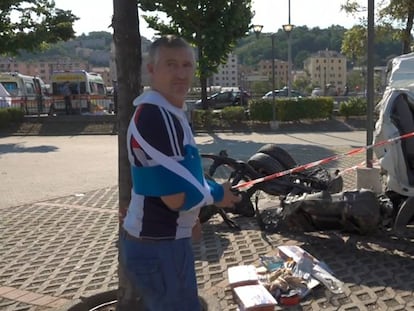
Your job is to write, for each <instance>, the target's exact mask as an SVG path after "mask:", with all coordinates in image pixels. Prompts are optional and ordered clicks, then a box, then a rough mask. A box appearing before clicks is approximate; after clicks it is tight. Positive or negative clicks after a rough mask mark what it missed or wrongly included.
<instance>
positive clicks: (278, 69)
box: [257, 59, 289, 89]
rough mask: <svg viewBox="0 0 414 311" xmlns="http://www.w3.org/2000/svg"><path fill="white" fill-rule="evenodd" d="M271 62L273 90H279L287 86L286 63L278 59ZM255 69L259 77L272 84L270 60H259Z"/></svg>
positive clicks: (287, 69)
mask: <svg viewBox="0 0 414 311" xmlns="http://www.w3.org/2000/svg"><path fill="white" fill-rule="evenodd" d="M273 62H274V66H275V88H276V89H281V88H283V87H285V86H287V85H288V71H289V68H288V62H286V61H283V60H280V59H274V60H273ZM257 69H258V73H259V75H261V76H266V77H268V79H269V82H270V83H272V73H273V67H272V60H268V59H265V60H261V61H260V62H259V64H258V68H257Z"/></svg>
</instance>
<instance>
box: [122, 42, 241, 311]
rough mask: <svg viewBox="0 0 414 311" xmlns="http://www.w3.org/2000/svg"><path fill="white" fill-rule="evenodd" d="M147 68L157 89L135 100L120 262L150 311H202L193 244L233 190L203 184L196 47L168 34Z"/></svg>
mask: <svg viewBox="0 0 414 311" xmlns="http://www.w3.org/2000/svg"><path fill="white" fill-rule="evenodd" d="M147 69H148V72H149V75H150V78H151V90H150V91H147V92H145V93H143V94H142V95H141V96H139V97H138V98H136V99H135V100H134V106H136V110H135V113H134V115H133V117H132V120H131V123H130V126H129V129H128V139H127V141H128V145H127V148H128V154H129V161H130V163H131V172H132V181H133V189H132V191H131V202H130V205H129V208H128V212H127V215H126V217H125V219H124V223H123V229H124V230H123V231H122V233H121V238H120V260H121V264H122V265H123V267H124V269H125V272H126V275H127V277H128V278H129V280H130V281H131V282H132V283H133V284H134V285H135V286H136V289H137V290H138V292H139V294H140V297H141V299H142V301H143V304H144V305H145V308H144V309H145V310H151V311H158V310H163V311H168V310H171V311H172V310H182V311H186V310H188V311H197V310H200V308H201V307H200V302H199V298H198V291H197V281H196V275H195V268H194V255H193V250H192V244H191V238H192V237H193V238H194V237H195V236H196V235H199V234H200V232H201V228H200V225H199V223H198V214H199V211H200V208H201V207H202V206H204V205H207V204H213V203H215V204H216V205H218V206H232V205H234V203H236V202H239V201H240V198H239V196H237V195H236V194H234V193H233V192H232V191H231V189H230V185H229V184H228V183H225V184H223V185H220V184H217V183H215V182H212V181H207V180H206V179H205V178H204V174H203V168H202V165H201V158H200V155H199V153H198V149H197V147H196V144H195V141H194V137H193V134H192V131H191V128H190V126H189V124H188V120H187V118H186V115H185V112H184V110H183V109H182V108H183V105H184V99H185V96H186V94H187V92H188V89H189V87H190V85H191V82H192V79H193V77H194V71H195V57H194V51H193V49H192V48H191V46H190V45H189V44H188V43H187V42H186V41H185V40H183V39H181V38H179V37H176V36H173V35H168V36H164V37H161V38H159V39H157V40H156V41H154V42H153V43H152V45H151V47H150V51H149V62H148V64H147Z"/></svg>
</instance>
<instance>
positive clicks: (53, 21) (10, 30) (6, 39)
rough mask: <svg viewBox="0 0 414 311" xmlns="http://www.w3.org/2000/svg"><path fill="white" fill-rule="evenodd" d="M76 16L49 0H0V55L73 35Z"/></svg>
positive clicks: (35, 47) (14, 53)
mask: <svg viewBox="0 0 414 311" xmlns="http://www.w3.org/2000/svg"><path fill="white" fill-rule="evenodd" d="M77 19H78V18H77V17H76V16H75V15H73V14H72V12H71V11H64V10H61V9H58V8H56V7H55V3H54V1H50V0H7V1H0V54H12V55H17V54H19V50H27V51H36V50H39V49H42V48H44V47H46V45H47V43H56V42H58V41H62V40H63V41H65V40H68V39H71V38H74V36H75V32H74V30H73V23H74V22H75V21H76V20H77Z"/></svg>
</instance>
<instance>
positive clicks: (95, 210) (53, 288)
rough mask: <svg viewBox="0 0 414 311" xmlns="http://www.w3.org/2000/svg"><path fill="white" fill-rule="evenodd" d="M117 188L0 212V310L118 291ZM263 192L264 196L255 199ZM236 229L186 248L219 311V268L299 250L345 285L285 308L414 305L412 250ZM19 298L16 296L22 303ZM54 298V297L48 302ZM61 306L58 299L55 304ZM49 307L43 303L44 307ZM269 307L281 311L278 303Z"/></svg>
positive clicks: (384, 239) (222, 229)
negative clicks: (341, 290)
mask: <svg viewBox="0 0 414 311" xmlns="http://www.w3.org/2000/svg"><path fill="white" fill-rule="evenodd" d="M347 151H349V149H347V148H345V147H343V148H342V147H337V148H334V149H332V150H327V149H321V152H320V153H318V154H316V153H314V154H309V153H306V150H295V151H294V152H292V156H293V157H294V158H295V159H297V160H298V159H299V160H300V161H299V160H298V162H299V163H301V164H302V163H307V162H310V161H316V160H319V159H321V158H324V157H328V156H332V155H334V154H343V153H345V152H347ZM364 157H365V155H364V154H359V155H356V156H353V157H344V158H342V159H340V160H338V161H333V162H332V163H329V165H327V167H329V168H339V169H340V170H346V169H347V168H350V167H352V166H355V165H357V164H359V163H361V162H362V161H363V160H364ZM354 184H355V172H354V171H352V170H351V171H349V172H347V173H346V174H344V189H346V190H347V189H348V190H349V189H353V187H354ZM117 191H118V190H117V187H116V186H114V187H108V188H105V189H99V190H96V191H91V192H88V193H83V194H74V195H72V196H67V197H62V198H56V199H53V200H49V201H47V202H38V203H35V204H30V205H24V206H18V207H14V208H12V209H1V210H0V212H1V214H2V223H1V226H0V235H1V237H2V239H1V240H0V286H1V287H0V311H21V310H24V311H39V310H40V311H43V310H42V309H39V308H44V310H51V309H52V308H51V307H52V305H53V302H55V304H60V303H62V302H64V301H66V300H75V299H78V298H80V297H84V296H89V295H92V294H94V293H96V292H97V291H98V292H103V291H107V290H110V289H115V288H117V282H118V279H117V248H116V241H117V234H118V211H117V197H118V192H117ZM262 195H263V194H262ZM260 201H263V202H262V203H259V206H263V207H266V208H272V207H273V208H274V207H276V206H277V205H278V199H277V198H274V197H271V196H261V199H260ZM230 216H231V217H232V219H233V220H234V221H236V222H237V223H238V224H239V225H240V226H241V228H242V230H241V231H235V230H233V229H230V228H229V227H228V226H227V225H226V224H225V223H224V222H223V220H222V219H221V217H220V216H218V215H215V216H214V217H212V218H211V219H210V220H209V221H208V223H206V224H204V225H203V234H204V236H203V239H202V240H201V241H200V243H195V244H194V253H195V258H196V272H197V281H198V285H199V288H200V289H201V290H203V291H205V292H207V293H209V294H210V295H211V296H212V297H213V298H215V299H216V300H217V301H218V304H219V305H220V308H221V309H220V310H224V311H227V310H230V311H233V310H236V309H237V305H236V304H235V302H234V300H233V297H232V293H231V290H230V288H229V287H228V285H227V269H228V268H229V267H232V266H235V265H239V264H256V263H258V258H259V255H261V254H268V253H271V252H272V251H274V249H275V248H276V247H277V246H279V245H286V244H292V245H293V244H296V245H301V246H302V247H303V248H304V249H306V250H307V251H309V252H310V253H311V254H313V255H314V256H315V257H317V258H319V259H320V260H323V261H324V262H326V263H327V264H328V266H329V267H330V268H331V269H332V271H333V272H334V273H335V275H336V276H337V277H338V278H339V279H341V280H342V281H343V282H344V284H345V288H344V293H343V294H339V295H334V294H332V293H330V292H329V291H328V290H326V289H325V288H324V287H322V286H320V287H318V288H316V289H315V290H313V291H312V292H311V293H310V295H309V296H307V297H306V298H305V299H304V300H303V301H302V302H301V305H300V307H298V308H296V307H294V308H291V309H290V310H304V311H306V310H322V309H323V310H410V309H413V308H414V307H413V305H414V294H413V288H414V278H412V277H411V273H412V271H414V260H413V259H414V258H413V256H414V244H413V240H412V239H409V238H405V239H403V238H396V237H393V236H390V235H389V234H387V233H384V232H378V233H375V234H373V235H370V236H359V235H352V234H346V233H342V232H309V233H301V232H289V231H284V232H277V233H265V232H262V231H260V228H259V226H258V223H257V220H256V219H255V218H247V217H239V216H237V215H230ZM14 289H18V290H20V291H27V292H23V293H26V295H20V296H21V297H23V298H24V297H26V298H27V297H30V296H29V295H31V294H32V293H33V295H36V294H37V295H42V297H40V298H38V299H40V300H38V302H39V301H41V299H45V298H44V297H51V298H50V301H43V303H44V304H45V305H43V306H36V305H35V304H34V302H33V301H32V302H31V304H29V303H28V302H29V301H27V302H26V298H24V300H25V302H19V301H15V300H11V299H7V298H5V297H4V296H5V295H6V294H7V293H10V292H12V291H13V290H14ZM23 298H22V299H23ZM53 299H54V300H53ZM62 299H63V300H62ZM47 304H49V305H48V306H46V305H47ZM275 310H283V308H282V307H281V306H277V307H276V308H275Z"/></svg>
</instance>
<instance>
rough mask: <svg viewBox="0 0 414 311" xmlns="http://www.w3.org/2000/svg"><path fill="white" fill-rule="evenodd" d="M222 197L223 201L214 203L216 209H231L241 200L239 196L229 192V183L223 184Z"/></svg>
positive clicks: (231, 191)
mask: <svg viewBox="0 0 414 311" xmlns="http://www.w3.org/2000/svg"><path fill="white" fill-rule="evenodd" d="M222 186H223V188H224V196H223V200H221V201H220V202H218V203H215V204H214V205H216V206H217V207H233V206H234V204H236V203H239V202H240V201H241V199H242V197H241V195H239V194H237V193H235V192H234V191H233V190H231V184H230V183H229V182H226V183H224V184H223V185H222Z"/></svg>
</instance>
